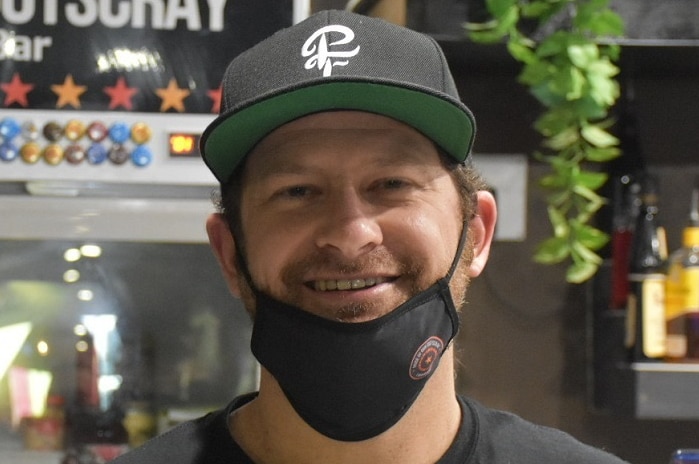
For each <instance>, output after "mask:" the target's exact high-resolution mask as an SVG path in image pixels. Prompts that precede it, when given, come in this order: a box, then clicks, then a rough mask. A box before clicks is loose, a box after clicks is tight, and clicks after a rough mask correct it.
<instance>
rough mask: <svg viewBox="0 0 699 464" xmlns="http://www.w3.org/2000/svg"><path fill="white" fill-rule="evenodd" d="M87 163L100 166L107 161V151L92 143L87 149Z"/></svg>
mask: <svg viewBox="0 0 699 464" xmlns="http://www.w3.org/2000/svg"><path fill="white" fill-rule="evenodd" d="M86 154H87V162H88V163H90V164H102V163H104V161H105V160H106V159H107V149H106V148H105V147H104V146H103V145H101V144H99V143H93V144H91V145H90V146H89V147H87V153H86Z"/></svg>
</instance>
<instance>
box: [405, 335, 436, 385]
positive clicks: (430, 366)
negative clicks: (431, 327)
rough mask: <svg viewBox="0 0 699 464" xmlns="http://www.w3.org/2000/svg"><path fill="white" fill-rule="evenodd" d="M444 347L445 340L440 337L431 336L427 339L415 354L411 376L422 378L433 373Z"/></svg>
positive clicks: (416, 378)
mask: <svg viewBox="0 0 699 464" xmlns="http://www.w3.org/2000/svg"><path fill="white" fill-rule="evenodd" d="M443 349H444V342H443V341H442V339H441V338H439V337H430V338H428V339H427V340H425V341H424V342H423V343H422V345H420V348H418V349H417V351H416V352H415V354H414V355H413V360H412V361H411V362H410V378H411V379H413V380H421V379H424V378H425V377H427V376H428V375H430V374H431V373H432V371H433V370H434V368H435V367H437V362H438V361H439V356H440V355H441V354H442V350H443Z"/></svg>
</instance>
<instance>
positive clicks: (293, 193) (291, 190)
mask: <svg viewBox="0 0 699 464" xmlns="http://www.w3.org/2000/svg"><path fill="white" fill-rule="evenodd" d="M314 192H315V190H314V189H313V188H312V187H310V186H308V185H290V186H287V187H283V188H280V189H279V190H277V191H276V193H275V194H274V198H277V199H285V200H298V199H305V198H309V197H311V196H312V195H313V193H314Z"/></svg>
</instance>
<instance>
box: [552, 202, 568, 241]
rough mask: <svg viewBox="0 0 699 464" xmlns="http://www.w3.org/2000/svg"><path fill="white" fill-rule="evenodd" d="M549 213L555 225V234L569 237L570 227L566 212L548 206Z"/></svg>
mask: <svg viewBox="0 0 699 464" xmlns="http://www.w3.org/2000/svg"><path fill="white" fill-rule="evenodd" d="M548 213H549V221H550V222H551V225H552V226H553V235H554V236H556V237H568V236H569V235H570V227H569V226H568V221H567V220H566V217H565V214H563V213H562V212H561V211H559V210H558V209H556V208H554V207H552V206H549V207H548Z"/></svg>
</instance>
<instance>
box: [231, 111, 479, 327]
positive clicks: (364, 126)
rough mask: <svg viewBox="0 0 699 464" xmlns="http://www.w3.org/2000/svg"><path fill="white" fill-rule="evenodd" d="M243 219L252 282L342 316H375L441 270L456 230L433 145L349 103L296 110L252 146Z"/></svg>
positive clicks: (451, 195) (452, 201)
mask: <svg viewBox="0 0 699 464" xmlns="http://www.w3.org/2000/svg"><path fill="white" fill-rule="evenodd" d="M241 220H242V228H243V234H244V237H245V240H244V243H245V250H244V254H245V260H246V262H247V265H248V267H249V271H250V274H251V276H252V279H253V282H254V284H255V285H256V286H257V288H259V289H260V290H263V291H265V292H267V293H269V294H270V295H272V296H273V297H275V298H277V299H279V300H282V301H285V302H287V303H290V304H293V305H296V306H298V307H300V308H302V309H304V310H306V311H309V312H312V313H314V314H317V315H319V316H322V317H326V318H330V319H337V320H342V321H347V322H358V321H365V320H370V319H374V318H377V317H380V316H382V315H384V314H386V313H388V312H390V311H392V310H393V309H395V308H396V307H397V306H398V305H400V304H401V303H403V302H405V301H406V300H407V299H408V298H409V297H411V296H412V295H414V294H415V293H417V292H418V291H420V290H423V289H425V288H427V287H429V286H430V285H431V284H433V283H434V282H435V281H436V280H437V279H439V278H441V277H443V276H444V275H445V274H446V273H447V271H448V269H449V266H450V264H451V263H452V260H453V259H454V255H455V253H456V248H457V243H458V240H459V236H460V233H461V228H462V218H461V214H460V203H459V196H458V192H457V190H456V187H455V185H454V182H453V180H452V178H451V176H450V175H449V173H448V172H447V170H446V169H445V168H444V167H443V165H442V164H441V162H440V159H439V155H438V153H437V150H436V148H435V146H434V144H433V143H432V142H431V141H430V140H429V139H427V138H426V137H424V136H423V135H421V134H420V133H419V132H417V131H416V130H414V129H412V128H411V127H409V126H406V125H404V124H402V123H399V122H397V121H395V120H392V119H390V118H386V117H383V116H378V115H374V114H369V113H363V112H348V111H343V112H328V113H319V114H316V115H312V116H307V117H304V118H301V119H298V120H296V121H294V122H291V123H289V124H286V125H284V126H282V127H280V128H278V129H277V130H275V131H274V132H272V133H271V134H270V135H268V136H267V137H266V138H265V139H264V140H262V141H261V142H260V143H259V144H258V145H257V147H256V148H255V149H254V150H253V152H252V153H251V154H250V155H249V159H248V161H247V166H246V167H245V171H244V174H243V189H242V198H241ZM464 285H465V284H464ZM239 286H241V287H244V286H245V283H244V281H243V280H242V278H241V280H239ZM242 293H243V295H245V293H246V292H245V291H243V292H242ZM246 300H248V301H246V303H247V304H252V301H250V300H251V299H250V298H246ZM249 309H251V310H253V311H254V308H249Z"/></svg>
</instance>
